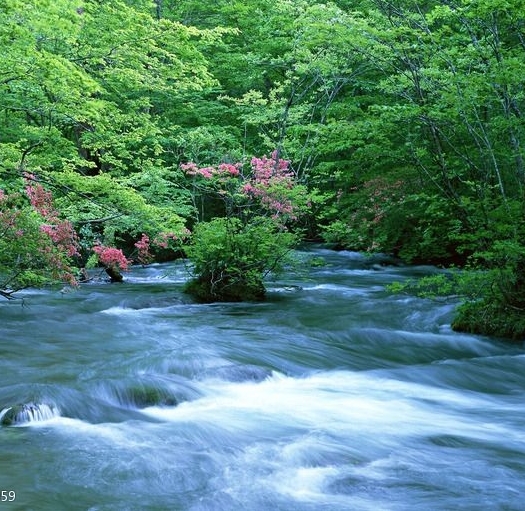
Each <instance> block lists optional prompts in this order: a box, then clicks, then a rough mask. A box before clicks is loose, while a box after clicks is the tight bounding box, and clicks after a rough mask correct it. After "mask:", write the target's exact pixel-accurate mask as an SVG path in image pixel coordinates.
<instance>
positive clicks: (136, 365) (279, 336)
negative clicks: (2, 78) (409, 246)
mask: <svg viewBox="0 0 525 511" xmlns="http://www.w3.org/2000/svg"><path fill="white" fill-rule="evenodd" d="M298 257H299V258H300V264H299V265H298V267H297V268H294V269H291V270H290V271H289V272H288V273H287V274H285V275H283V276H281V277H280V278H279V279H278V280H275V281H270V282H269V283H268V290H269V291H268V299H267V301H265V302H262V303H249V304H210V305H202V304H196V303H194V302H192V301H191V299H190V298H189V297H187V296H186V295H184V294H183V293H182V286H183V284H184V282H185V280H186V279H187V272H186V269H185V267H184V264H183V263H182V262H177V263H171V264H162V265H152V266H149V267H147V268H139V267H137V268H133V269H132V270H131V272H129V274H127V275H126V282H124V283H123V284H107V283H104V282H92V283H88V284H85V285H82V286H81V288H80V289H79V290H77V291H73V292H58V291H50V290H46V291H26V292H24V293H23V298H24V301H23V305H22V303H21V302H20V301H9V302H8V301H3V302H0V352H1V358H0V378H1V385H0V410H1V411H0V420H1V421H2V424H3V425H2V426H0V446H1V449H0V490H1V491H2V494H1V495H2V502H0V511H3V510H6V511H7V510H10V511H11V510H20V511H31V510H35V511H62V510H67V511H69V510H71V511H76V510H85V511H88V510H89V511H126V510H133V511H134V510H137V511H139V510H151V511H153V510H159V511H161V510H162V511H164V510H166V511H171V510H181V511H182V510H184V511H205V510H206V511H237V510H239V511H240V510H247V511H266V510H268V511H270V510H271V511H277V510H282V511H342V510H345V511H346V510H349V511H352V510H356V511H360V510H370V511H380V510H388V511H397V510H414V509H425V510H459V509H461V510H483V511H485V510H489V511H490V510H507V511H510V510H516V511H518V510H522V509H524V508H525V504H524V498H525V497H524V495H525V411H524V401H525V350H524V349H523V346H522V345H516V344H507V343H504V342H500V341H498V340H497V339H489V338H484V337H480V336H473V335H465V334H459V333H455V332H453V331H452V330H451V329H450V321H451V318H452V313H453V308H454V303H449V302H439V301H430V300H424V299H420V298H416V297H410V296H404V295H394V294H392V293H390V292H388V291H387V290H386V288H385V286H386V285H387V284H389V283H391V282H394V281H396V280H403V279H405V278H408V277H411V276H417V275H423V274H425V273H427V272H429V271H433V270H432V269H431V268H425V267H404V266H400V265H393V264H388V261H384V260H382V259H381V258H374V257H367V256H365V255H361V254H357V253H353V252H331V251H329V250H324V249H322V248H319V247H316V248H312V249H310V250H308V251H302V252H299V253H298ZM320 261H322V264H318V263H319V262H320ZM310 262H314V263H315V264H310ZM4 492H5V493H4ZM4 497H5V499H4ZM11 497H13V498H11Z"/></svg>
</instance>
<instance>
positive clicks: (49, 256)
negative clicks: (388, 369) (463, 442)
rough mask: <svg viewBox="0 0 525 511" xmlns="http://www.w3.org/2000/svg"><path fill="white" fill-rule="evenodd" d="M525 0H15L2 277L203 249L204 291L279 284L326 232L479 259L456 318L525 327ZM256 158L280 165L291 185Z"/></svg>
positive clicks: (0, 199)
mask: <svg viewBox="0 0 525 511" xmlns="http://www.w3.org/2000/svg"><path fill="white" fill-rule="evenodd" d="M524 12H525V9H524V8H523V5H522V3H521V1H520V0H506V1H505V2H504V1H499V0H496V1H490V2H489V1H488V0H482V1H480V2H474V3H473V2H470V1H466V0H455V1H450V2H437V1H434V0H430V1H427V0H422V1H420V2H413V1H410V2H408V1H405V0H395V1H394V0H393V1H385V0H354V1H352V2H349V1H346V0H340V1H334V2H318V1H313V0H301V1H298V2H289V1H287V0H272V1H271V2H270V1H269V0H262V1H261V0H258V1H255V0H245V1H243V2H240V1H236V0H234V1H228V2H226V1H222V0H221V1H217V2H213V3H211V2H196V1H195V0H181V1H178V2H171V1H169V0H154V1H153V0H109V1H107V2H98V1H96V0H83V1H80V2H73V1H71V0H56V1H54V2H47V1H45V0H26V1H24V2H22V1H21V0H13V1H11V2H9V3H8V5H3V6H2V7H0V44H1V47H2V48H3V53H2V57H1V58H0V113H1V115H2V124H1V127H0V189H1V190H2V191H1V195H0V235H1V236H0V275H1V277H0V290H1V293H2V294H3V295H4V296H6V297H10V296H13V292H16V290H19V289H22V288H24V287H27V286H40V285H45V284H46V283H50V282H53V281H64V280H65V281H66V282H71V283H73V282H74V281H76V280H78V273H77V272H78V269H80V268H83V267H86V266H89V265H94V264H102V265H105V267H106V269H107V271H108V274H110V276H111V278H113V279H114V280H118V274H119V273H120V271H123V270H125V267H126V265H127V264H129V261H130V260H133V261H134V262H139V263H142V264H147V263H148V262H150V261H152V260H166V259H169V258H173V257H176V256H177V255H180V254H181V253H187V255H189V256H190V258H192V259H193V262H194V268H195V275H194V277H195V278H194V279H193V280H192V283H191V284H190V286H189V291H190V292H193V293H195V294H196V295H198V296H199V298H200V299H203V300H215V299H246V298H260V297H262V296H263V295H264V286H263V284H262V278H263V277H264V275H265V274H266V273H267V272H269V271H275V270H278V268H279V265H280V264H281V263H282V262H283V257H284V254H285V253H286V251H287V250H288V249H289V248H290V247H292V246H293V245H294V243H296V241H297V240H298V239H300V238H303V239H304V238H307V239H317V240H325V241H328V242H330V243H334V244H336V245H337V246H339V247H341V248H350V249H354V250H364V251H381V252H386V253H391V254H394V255H396V256H397V257H400V258H401V259H403V260H404V261H406V262H408V263H416V262H426V263H434V264H439V265H443V266H450V265H455V266H457V267H461V268H467V269H468V271H466V272H462V275H463V277H462V279H467V280H468V279H471V278H472V275H476V276H477V278H478V284H476V286H473V289H475V291H476V292H475V293H473V292H469V293H462V291H461V289H462V288H465V287H466V285H465V280H464V281H463V282H462V281H461V279H460V281H457V282H456V281H455V282H456V283H455V286H456V287H455V288H454V290H451V292H453V293H456V294H462V295H463V296H464V297H465V303H464V305H462V306H461V307H460V308H459V310H458V316H457V318H456V320H455V322H454V326H455V328H457V329H461V330H466V331H472V332H478V333H487V334H491V335H502V336H506V337H511V338H514V339H523V338H524V336H525V325H524V321H523V319H522V316H523V312H524V310H525V297H524V295H525V291H524V280H525V276H524V272H525V242H524V239H525V238H524V235H525V215H524V213H525V197H524V189H525V162H524V149H523V147H524V144H525V123H524V122H523V118H522V115H523V110H524V107H525V97H524V93H523V91H524V90H525V87H524V83H523V82H524V81H525V39H524V36H523V27H524V26H525V15H524V14H523V13H524ZM264 155H266V157H264ZM253 158H255V159H258V160H259V161H266V162H267V163H268V162H270V163H269V166H268V168H267V169H266V170H267V171H268V172H269V175H268V179H270V180H273V181H272V182H271V186H270V185H269V184H268V183H266V184H264V183H262V184H261V182H259V183H258V182H257V179H258V178H257V176H256V173H257V167H256V166H254V164H253V161H254V160H253ZM264 158H266V159H264ZM280 162H286V163H280ZM221 165H222V167H221ZM272 165H273V166H272ZM279 165H286V172H285V173H286V174H287V176H286V179H285V180H284V181H283V180H282V178H283V175H282V171H283V169H282V168H279ZM228 166H231V167H228ZM227 169H230V170H229V171H228V170H227ZM232 169H236V171H238V172H235V171H233V170H232ZM248 185H250V186H252V187H253V188H254V189H253V190H251V192H250V187H249V186H248ZM265 187H266V188H265ZM39 201H40V202H39ZM42 201H44V202H43V204H44V205H42ZM278 204H280V206H277V205H278ZM283 205H284V206H286V207H289V208H291V210H290V211H293V213H290V212H286V211H284V210H283V209H281V210H279V211H276V210H275V209H276V207H277V209H279V208H282V207H283ZM272 208H273V210H272ZM190 232H191V234H190ZM255 240H261V243H255ZM247 247H252V248H250V249H248V248H247ZM467 287H468V286H467ZM245 289H249V290H250V291H249V293H247V294H244V292H243V290H245Z"/></svg>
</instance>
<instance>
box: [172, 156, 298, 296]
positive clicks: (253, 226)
mask: <svg viewBox="0 0 525 511" xmlns="http://www.w3.org/2000/svg"><path fill="white" fill-rule="evenodd" d="M181 170H183V172H184V173H185V174H186V176H188V177H189V178H190V179H191V183H192V189H193V193H194V194H199V195H200V197H201V199H202V200H201V202H200V203H201V205H202V207H205V206H206V205H207V204H208V203H209V202H210V201H208V200H206V198H208V197H210V198H213V199H214V200H215V201H217V200H219V201H222V203H223V204H224V208H223V212H222V215H221V216H220V217H217V215H215V216H216V217H215V218H212V220H211V221H209V222H204V221H199V222H197V225H196V226H195V229H194V233H193V236H192V242H191V244H190V245H189V246H188V247H187V248H186V253H187V255H188V257H189V259H190V261H191V262H192V263H193V268H194V278H193V279H192V280H191V281H190V282H189V283H188V285H187V288H186V289H187V291H188V292H190V293H191V294H193V295H194V296H196V297H197V298H198V299H199V300H201V301H205V302H210V301H242V300H259V299H261V298H263V297H264V294H265V288H264V284H263V279H264V278H265V276H266V275H267V274H268V273H270V272H273V273H275V272H277V271H279V270H280V269H282V267H283V264H284V262H285V261H286V256H287V254H288V253H289V251H290V248H291V247H293V246H294V245H295V244H296V243H297V241H298V239H299V238H298V236H297V235H295V234H292V233H291V232H290V231H289V226H290V225H291V224H293V223H294V222H296V221H297V220H298V218H299V216H300V215H301V214H302V213H303V212H304V211H305V209H306V208H307V203H308V195H307V192H306V188H305V187H304V186H303V185H301V184H299V183H298V182H297V179H296V176H295V174H294V172H293V170H292V169H291V167H290V162H288V161H287V160H284V159H281V158H279V157H278V154H277V152H274V153H273V154H272V156H271V157H266V156H264V157H262V158H252V159H251V161H250V162H249V165H246V166H243V165H242V164H240V163H236V164H229V163H222V164H220V165H218V166H213V167H210V166H207V167H202V168H200V167H198V166H197V165H196V164H194V163H191V162H190V163H186V164H183V165H181ZM194 203H195V204H197V201H196V200H195V201H194ZM206 213H207V212H206V211H203V212H201V215H200V218H203V216H204V217H206V216H208V217H210V216H213V212H210V213H211V214H210V213H208V215H206Z"/></svg>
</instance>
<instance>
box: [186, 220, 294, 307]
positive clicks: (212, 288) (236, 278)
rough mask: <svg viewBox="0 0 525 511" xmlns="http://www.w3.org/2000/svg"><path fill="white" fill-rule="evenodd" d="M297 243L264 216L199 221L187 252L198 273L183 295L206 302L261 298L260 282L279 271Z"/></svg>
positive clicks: (291, 236) (262, 286)
mask: <svg viewBox="0 0 525 511" xmlns="http://www.w3.org/2000/svg"><path fill="white" fill-rule="evenodd" d="M296 242H297V236H295V235H294V234H291V233H290V232H286V231H283V230H280V229H279V228H278V226H277V225H276V224H275V222H273V221H272V220H271V219H269V218H266V217H257V218H254V219H253V220H252V221H251V222H249V223H243V222H242V221H241V220H240V219H238V218H215V219H213V220H211V221H210V222H201V223H199V224H197V226H196V227H195V230H194V232H193V235H192V239H191V244H190V245H189V246H188V247H187V249H186V251H187V254H188V257H189V258H190V260H191V261H192V263H193V272H194V274H195V275H197V277H196V278H194V279H193V280H191V281H190V282H189V284H188V286H187V291H188V292H189V293H191V294H192V295H194V296H196V298H197V299H199V300H201V301H204V302H210V301H245V300H261V299H262V298H264V295H265V287H264V283H263V279H264V278H265V277H266V276H267V275H268V274H269V273H270V272H272V273H278V272H279V271H280V270H281V269H282V268H283V264H284V263H285V262H286V257H287V255H288V254H289V252H290V249H291V248H292V247H293V246H294V245H295V243H296Z"/></svg>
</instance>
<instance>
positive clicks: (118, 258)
mask: <svg viewBox="0 0 525 511" xmlns="http://www.w3.org/2000/svg"><path fill="white" fill-rule="evenodd" d="M93 252H95V254H97V256H98V261H99V263H100V264H101V265H102V266H107V267H108V268H117V269H120V270H122V271H126V270H127V269H128V266H129V263H130V261H128V259H126V256H125V255H124V253H123V252H122V250H120V249H119V248H114V247H106V246H104V245H100V244H99V245H94V246H93Z"/></svg>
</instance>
